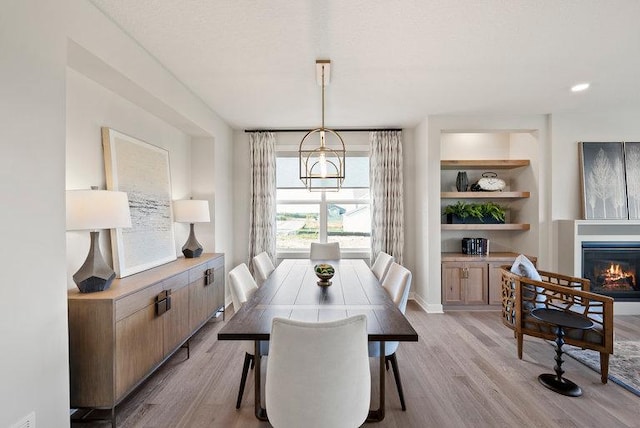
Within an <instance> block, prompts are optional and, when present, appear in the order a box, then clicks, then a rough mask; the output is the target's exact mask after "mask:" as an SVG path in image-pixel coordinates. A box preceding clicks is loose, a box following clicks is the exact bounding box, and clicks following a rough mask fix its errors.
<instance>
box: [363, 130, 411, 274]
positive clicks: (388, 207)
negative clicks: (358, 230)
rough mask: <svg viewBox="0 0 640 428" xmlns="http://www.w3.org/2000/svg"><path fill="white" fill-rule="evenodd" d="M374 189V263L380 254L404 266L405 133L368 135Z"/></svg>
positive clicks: (372, 197) (391, 132) (371, 183)
mask: <svg viewBox="0 0 640 428" xmlns="http://www.w3.org/2000/svg"><path fill="white" fill-rule="evenodd" d="M369 147H370V153H369V154H370V161H369V162H370V167H369V180H370V187H371V260H372V261H373V260H375V259H376V257H377V256H378V253H380V251H384V252H385V253H388V254H390V255H392V256H393V257H394V258H395V260H396V262H398V263H400V264H402V250H403V248H404V203H403V194H402V187H403V184H402V132H401V131H376V132H370V133H369Z"/></svg>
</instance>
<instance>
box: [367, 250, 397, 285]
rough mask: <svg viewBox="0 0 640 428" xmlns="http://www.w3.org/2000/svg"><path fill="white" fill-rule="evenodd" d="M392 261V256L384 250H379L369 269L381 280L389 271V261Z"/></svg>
mask: <svg viewBox="0 0 640 428" xmlns="http://www.w3.org/2000/svg"><path fill="white" fill-rule="evenodd" d="M393 262H394V259H393V256H391V255H389V254H387V253H385V252H384V251H380V253H378V257H376V261H375V262H374V263H373V265H372V266H371V271H372V272H373V274H374V275H375V276H376V278H378V281H382V280H383V279H384V277H385V276H386V274H387V272H388V271H389V267H390V266H391V263H393Z"/></svg>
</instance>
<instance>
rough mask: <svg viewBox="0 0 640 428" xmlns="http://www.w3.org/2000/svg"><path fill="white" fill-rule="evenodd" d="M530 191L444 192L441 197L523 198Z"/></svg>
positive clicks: (528, 194) (526, 196) (528, 195)
mask: <svg viewBox="0 0 640 428" xmlns="http://www.w3.org/2000/svg"><path fill="white" fill-rule="evenodd" d="M530 196H531V193H530V192H442V193H440V199H521V198H528V197H530Z"/></svg>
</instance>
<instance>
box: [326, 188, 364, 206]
mask: <svg viewBox="0 0 640 428" xmlns="http://www.w3.org/2000/svg"><path fill="white" fill-rule="evenodd" d="M345 200H350V201H362V203H369V189H341V190H340V191H339V192H327V201H345Z"/></svg>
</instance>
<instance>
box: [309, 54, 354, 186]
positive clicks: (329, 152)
mask: <svg viewBox="0 0 640 428" xmlns="http://www.w3.org/2000/svg"><path fill="white" fill-rule="evenodd" d="M330 71H331V61H330V60H317V61H316V80H318V83H319V84H321V85H322V125H321V126H320V128H316V129H312V130H311V131H309V132H307V133H306V135H305V136H304V137H303V138H302V141H300V147H299V149H298V154H299V158H300V180H302V183H304V186H305V187H306V188H307V189H308V190H309V191H321V190H328V191H336V192H337V191H339V190H340V188H341V187H342V182H343V181H344V158H345V146H344V141H343V140H342V137H341V136H340V134H338V133H337V132H336V131H334V130H331V129H327V128H325V127H324V88H325V86H326V84H327V82H328V81H329V79H330ZM315 135H317V136H318V137H319V139H320V141H319V143H320V145H319V146H317V144H318V141H317V139H316V138H312V137H313V136H315ZM314 141H315V144H314Z"/></svg>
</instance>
